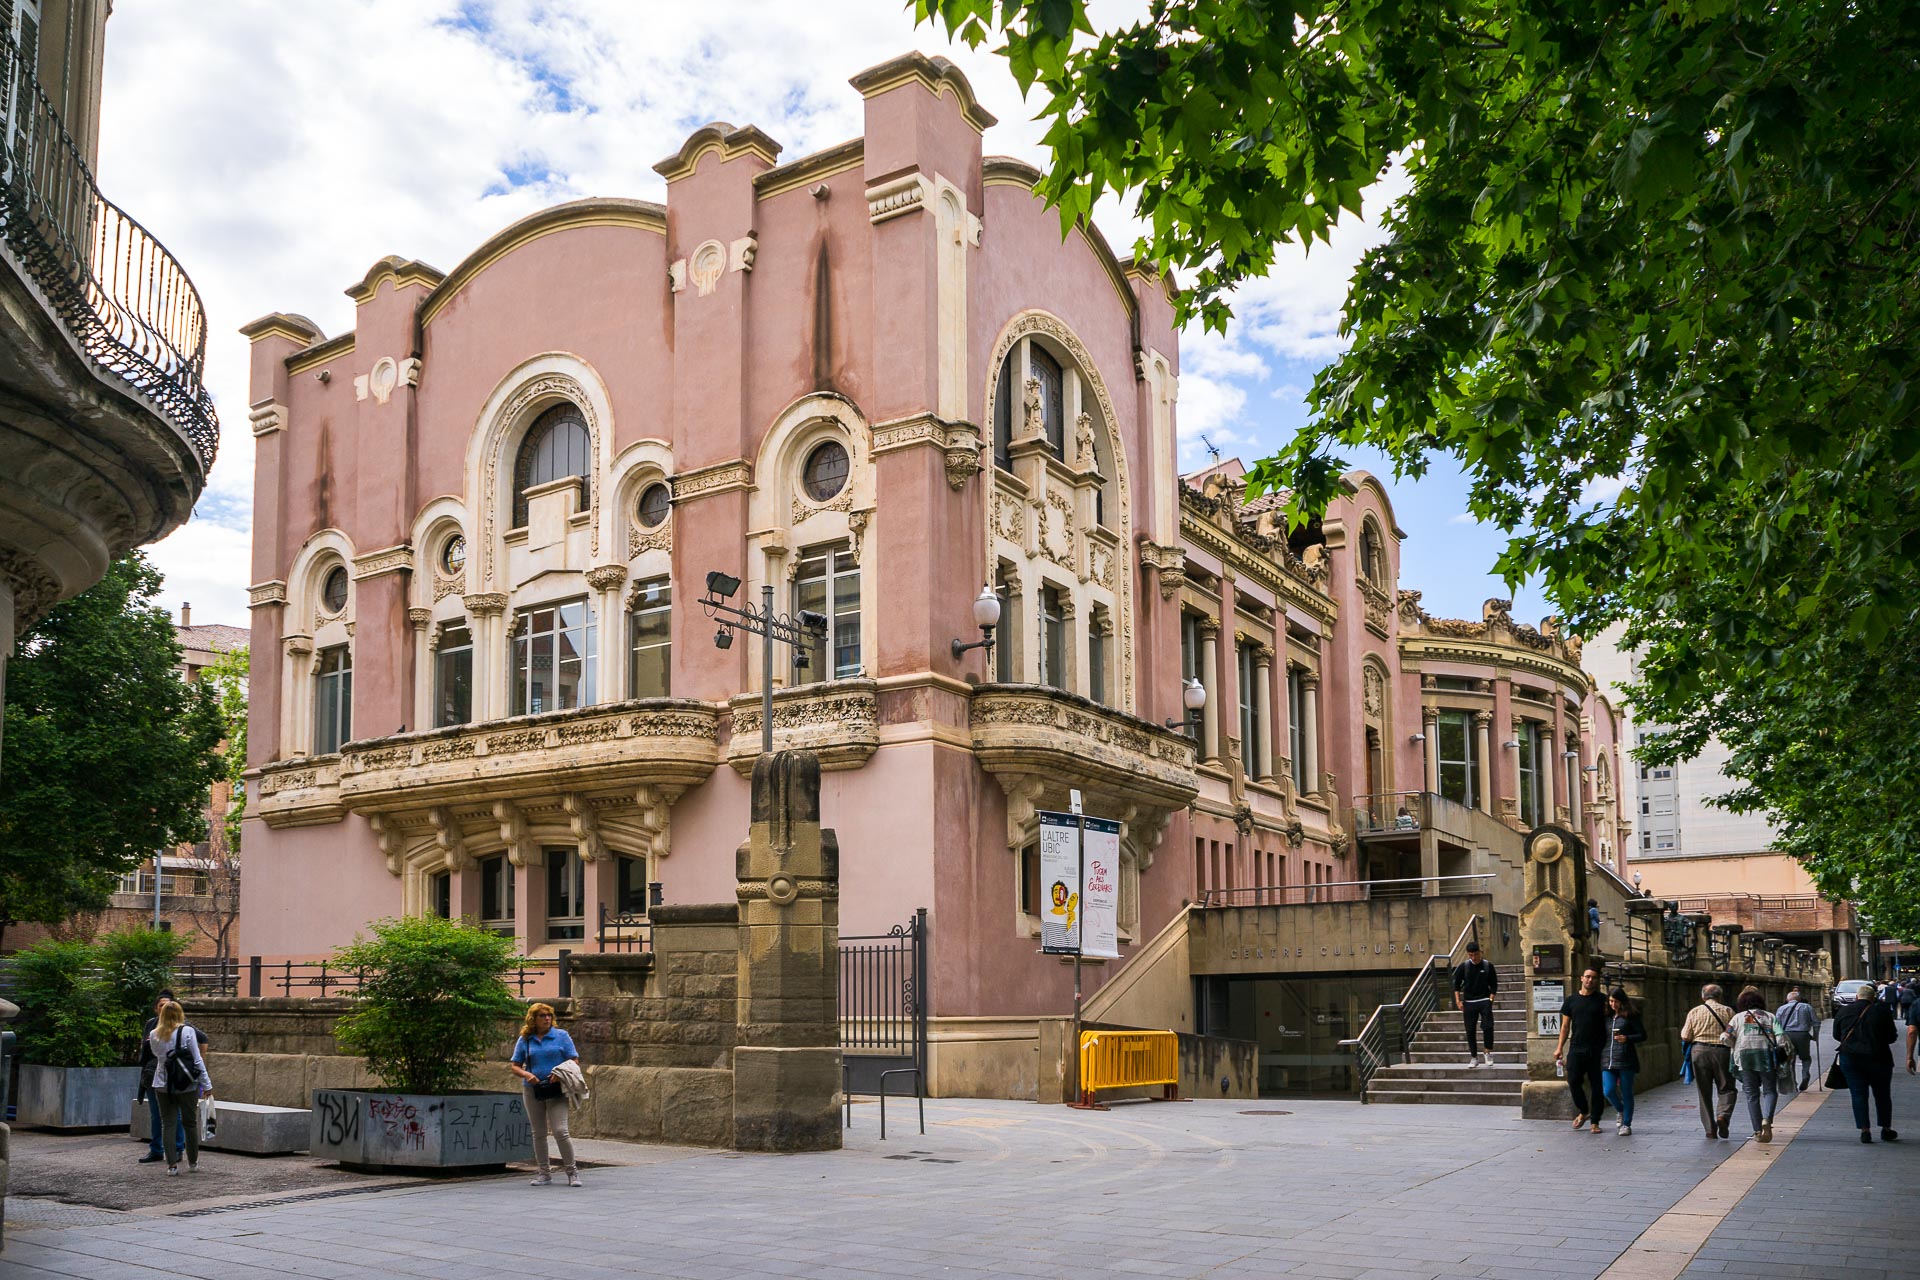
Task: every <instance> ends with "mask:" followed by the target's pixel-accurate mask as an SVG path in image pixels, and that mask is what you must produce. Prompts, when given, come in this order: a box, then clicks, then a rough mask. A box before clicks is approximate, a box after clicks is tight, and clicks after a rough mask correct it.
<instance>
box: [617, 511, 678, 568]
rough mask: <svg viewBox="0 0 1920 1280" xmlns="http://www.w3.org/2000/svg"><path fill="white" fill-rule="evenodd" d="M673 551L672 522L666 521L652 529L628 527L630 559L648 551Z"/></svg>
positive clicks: (628, 552) (628, 553)
mask: <svg viewBox="0 0 1920 1280" xmlns="http://www.w3.org/2000/svg"><path fill="white" fill-rule="evenodd" d="M672 550H673V521H672V520H664V521H662V522H661V523H660V524H659V525H658V526H656V527H654V528H652V529H642V528H640V527H639V526H637V525H628V526H627V557H628V558H629V559H632V558H633V557H634V556H637V555H640V554H641V553H642V552H646V551H672Z"/></svg>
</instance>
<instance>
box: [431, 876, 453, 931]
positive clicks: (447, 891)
mask: <svg viewBox="0 0 1920 1280" xmlns="http://www.w3.org/2000/svg"><path fill="white" fill-rule="evenodd" d="M429 892H430V893H431V894H432V896H433V914H434V915H436V916H439V917H440V918H441V919H442V920H451V919H452V918H453V876H452V874H451V873H449V872H445V871H442V872H440V873H439V874H438V875H436V876H434V878H433V886H432V888H431V889H430V890H429Z"/></svg>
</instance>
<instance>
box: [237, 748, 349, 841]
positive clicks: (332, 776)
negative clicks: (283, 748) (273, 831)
mask: <svg viewBox="0 0 1920 1280" xmlns="http://www.w3.org/2000/svg"><path fill="white" fill-rule="evenodd" d="M248 777H249V779H250V780H251V781H252V782H253V797H254V798H253V804H252V806H251V808H250V811H249V816H257V817H259V818H261V819H262V820H263V821H265V822H266V823H267V824H268V825H269V826H275V827H309V826H320V825H324V824H326V823H331V822H338V821H340V819H341V818H343V817H345V816H346V809H345V808H344V807H342V805H341V803H340V761H339V757H337V756H321V757H313V758H307V759H297V760H282V761H276V762H275V763H273V764H268V765H262V766H261V767H260V768H259V769H257V770H255V771H253V772H252V773H250V774H249V775H248Z"/></svg>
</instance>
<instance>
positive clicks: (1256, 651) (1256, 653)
mask: <svg viewBox="0 0 1920 1280" xmlns="http://www.w3.org/2000/svg"><path fill="white" fill-rule="evenodd" d="M1253 663H1254V665H1255V666H1257V667H1272V666H1273V646H1272V645H1270V644H1256V645H1254V646H1253Z"/></svg>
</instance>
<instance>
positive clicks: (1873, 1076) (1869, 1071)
mask: <svg viewBox="0 0 1920 1280" xmlns="http://www.w3.org/2000/svg"><path fill="white" fill-rule="evenodd" d="M1833 1038H1834V1039H1835V1040H1837V1041H1839V1045H1840V1047H1839V1048H1838V1049H1836V1050H1834V1065H1835V1066H1837V1067H1839V1068H1840V1075H1841V1076H1842V1078H1844V1079H1845V1080H1846V1082H1847V1091H1848V1092H1849V1093H1851V1094H1852V1095H1853V1125H1854V1128H1856V1129H1858V1130H1860V1141H1862V1142H1865V1143H1871V1142H1872V1141H1873V1130H1872V1128H1871V1127H1869V1126H1868V1124H1867V1095H1868V1094H1869V1093H1871V1094H1872V1095H1873V1105H1874V1110H1875V1111H1877V1112H1878V1113H1879V1118H1880V1140H1881V1141H1883V1142H1897V1141H1899V1140H1900V1134H1899V1132H1898V1131H1896V1130H1895V1129H1894V1127H1893V1049H1892V1045H1893V1042H1894V1041H1895V1040H1897V1039H1899V1038H1900V1033H1899V1031H1898V1029H1897V1028H1895V1026H1894V1025H1893V1012H1892V1010H1890V1009H1888V1008H1887V1004H1886V1002H1885V1001H1884V1000H1881V999H1880V998H1879V997H1878V995H1876V994H1875V992H1874V990H1873V984H1872V983H1867V982H1863V983H1861V984H1860V994H1859V995H1858V996H1857V997H1855V999H1854V1000H1853V1001H1851V1002H1850V1003H1847V1004H1843V1005H1841V1006H1840V1007H1839V1008H1837V1009H1835V1010H1834V1011H1833Z"/></svg>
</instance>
